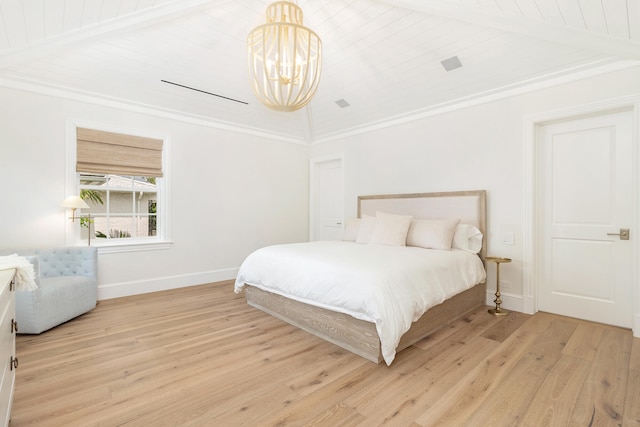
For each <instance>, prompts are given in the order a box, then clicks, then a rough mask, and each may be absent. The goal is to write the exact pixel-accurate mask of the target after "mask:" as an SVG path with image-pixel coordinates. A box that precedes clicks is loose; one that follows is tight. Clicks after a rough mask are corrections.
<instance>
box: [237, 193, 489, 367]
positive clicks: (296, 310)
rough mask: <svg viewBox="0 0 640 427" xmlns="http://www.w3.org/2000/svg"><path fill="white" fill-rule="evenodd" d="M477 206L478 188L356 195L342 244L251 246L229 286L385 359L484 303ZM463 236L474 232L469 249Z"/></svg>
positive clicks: (482, 207) (480, 201) (480, 204)
mask: <svg viewBox="0 0 640 427" xmlns="http://www.w3.org/2000/svg"><path fill="white" fill-rule="evenodd" d="M485 211H486V192H485V191H484V190H477V191H457V192H445V193H419V194H395V195H379V196H360V197H358V220H357V221H351V222H350V224H349V223H348V224H347V229H346V230H345V239H346V241H340V242H308V243H294V244H286V245H274V246H269V247H266V248H262V249H259V250H257V251H255V252H254V253H252V254H250V255H249V256H248V257H247V258H246V259H245V261H244V262H243V264H242V266H241V267H240V270H239V273H238V276H237V278H236V283H235V291H236V292H238V293H239V292H242V291H244V293H245V296H246V299H247V302H248V304H249V305H251V306H253V307H255V308H258V309H260V310H262V311H264V312H266V313H269V314H271V315H273V316H275V317H278V318H280V319H282V320H284V321H286V322H289V323H291V324H293V325H295V326H297V327H299V328H301V329H303V330H305V331H307V332H310V333H312V334H315V335H317V336H319V337H321V338H323V339H325V340H327V341H329V342H332V343H334V344H336V345H338V346H340V347H342V348H345V349H347V350H349V351H351V352H353V353H356V354H358V355H360V356H362V357H364V358H366V359H368V360H371V361H372V362H375V363H380V362H381V361H384V362H385V363H386V364H387V365H390V364H391V363H392V361H393V360H394V358H395V356H396V354H397V352H399V351H401V350H403V349H404V348H406V347H408V346H410V345H411V344H413V343H415V342H417V341H419V340H421V339H422V338H424V337H426V336H428V335H429V334H431V333H433V332H434V331H436V330H438V329H440V328H442V327H443V326H445V325H447V324H449V323H451V322H453V321H455V320H457V319H459V318H460V317H462V316H464V315H465V314H467V313H469V312H470V311H472V310H474V309H475V308H477V307H478V306H481V305H484V304H485V298H486V297H485V294H486V288H485V279H486V273H485V270H484V257H485V255H486V238H482V239H479V237H478V235H480V236H486V212H485ZM454 219H455V220H454ZM444 223H446V224H447V225H446V227H448V228H447V230H451V233H453V228H451V227H452V226H453V227H454V228H455V235H454V237H455V238H454V239H453V240H454V244H453V247H452V248H451V249H450V250H441V249H448V248H441V247H440V246H438V245H439V244H440V243H439V242H438V240H437V238H440V239H441V240H442V236H444V240H446V238H447V237H448V238H449V239H450V240H449V243H451V235H447V233H446V232H445V233H444V234H442V233H440V234H442V236H441V235H440V234H438V233H436V234H434V232H433V230H438V231H440V230H441V229H442V226H443V225H442V224H444ZM353 224H356V225H355V227H356V228H353V227H354V225H353ZM383 224H385V226H384V227H383ZM407 224H409V225H407ZM434 224H437V227H438V228H433V227H434ZM452 224H453V225H452ZM421 227H422V228H421ZM425 227H427V228H425ZM428 227H431V228H428ZM354 230H355V231H354ZM463 231H464V233H463ZM403 232H404V234H402V233H403ZM425 233H426V234H425ZM469 233H471V234H469ZM348 235H352V236H351V237H347V236H348ZM434 236H435V237H434ZM461 236H462V238H465V239H466V238H467V237H468V236H473V239H474V240H473V244H472V245H471V246H473V247H472V248H469V247H467V246H465V244H464V242H466V240H461V239H460V237H461ZM423 237H425V238H426V240H425V239H423ZM434 238H436V243H433V242H434V240H433V239H434ZM399 239H404V240H403V241H402V244H400V243H399V241H400V240H399ZM469 241H472V240H471V239H470V240H469ZM456 242H458V243H456ZM460 242H462V246H460ZM405 243H406V246H405ZM433 248H435V249H433ZM470 249H471V250H470ZM427 263H428V265H429V266H427ZM426 283H428V284H429V286H425V284H426Z"/></svg>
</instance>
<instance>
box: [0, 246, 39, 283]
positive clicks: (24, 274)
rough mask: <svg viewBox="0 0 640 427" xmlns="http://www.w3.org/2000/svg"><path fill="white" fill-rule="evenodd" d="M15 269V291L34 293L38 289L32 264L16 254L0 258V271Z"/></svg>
mask: <svg viewBox="0 0 640 427" xmlns="http://www.w3.org/2000/svg"><path fill="white" fill-rule="evenodd" d="M10 268H15V270H16V275H15V279H16V289H17V290H19V291H35V290H36V289H38V285H36V281H35V271H34V269H33V264H31V262H30V261H29V260H28V259H27V258H25V257H23V256H18V254H11V255H8V256H0V270H8V269H10Z"/></svg>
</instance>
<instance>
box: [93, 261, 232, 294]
mask: <svg viewBox="0 0 640 427" xmlns="http://www.w3.org/2000/svg"><path fill="white" fill-rule="evenodd" d="M237 274H238V268H228V269H224V270H214V271H204V272H201V273H193V274H184V275H180V276H169V277H159V278H155V279H149V280H138V281H134V282H121V283H110V284H107V285H99V286H98V300H104V299H111V298H119V297H127V296H131V295H139V294H146V293H149V292H158V291H166V290H169V289H178V288H185V287H187V286H194V285H202V284H204V283H211V282H220V281H223V280H231V279H235V278H236V276H237Z"/></svg>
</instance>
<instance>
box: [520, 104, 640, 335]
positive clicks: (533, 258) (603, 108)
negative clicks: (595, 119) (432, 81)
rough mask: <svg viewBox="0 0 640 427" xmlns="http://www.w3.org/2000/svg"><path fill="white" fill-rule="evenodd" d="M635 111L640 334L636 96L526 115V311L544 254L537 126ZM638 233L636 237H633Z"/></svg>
mask: <svg viewBox="0 0 640 427" xmlns="http://www.w3.org/2000/svg"><path fill="white" fill-rule="evenodd" d="M629 110H630V111H632V117H633V131H632V136H631V137H632V144H633V148H632V150H633V151H632V153H633V154H632V157H633V158H632V176H633V177H634V179H633V181H634V182H633V183H632V193H633V207H632V209H633V218H634V219H635V220H634V221H633V223H632V224H630V225H629V226H630V227H631V230H632V233H633V234H632V237H631V238H632V239H633V245H632V251H633V253H632V259H633V260H634V265H633V266H632V267H631V268H632V277H633V284H634V286H633V327H632V329H633V335H634V336H635V337H640V280H639V276H638V272H639V262H640V260H638V254H640V228H639V226H640V218H638V206H639V205H638V201H639V200H640V187H639V185H638V183H639V182H640V174H639V173H640V170H639V169H640V168H639V167H638V165H640V157H639V155H640V150H639V149H638V143H639V140H640V138H639V123H640V97H639V96H637V95H634V96H628V97H620V98H614V99H611V100H606V101H602V102H597V103H593V104H588V105H581V106H576V107H571V108H566V109H562V110H556V111H550V112H545V113H539V114H533V115H528V116H525V123H524V132H525V135H524V138H525V146H524V156H523V157H524V164H523V170H524V191H523V195H524V225H525V229H524V238H523V240H524V254H523V261H524V262H523V282H522V294H523V295H522V297H523V311H524V312H525V313H528V314H534V313H536V312H537V311H538V286H539V280H540V279H539V278H540V269H541V264H540V260H541V256H540V250H541V248H540V247H539V244H538V240H537V236H538V235H539V231H540V230H541V228H542V224H541V221H542V219H541V218H540V214H539V209H540V203H541V201H540V199H541V197H542V196H540V195H539V194H538V190H539V187H540V186H539V179H540V176H539V170H540V163H539V162H540V161H539V156H540V151H539V147H538V137H539V135H538V129H539V128H540V126H543V125H545V124H549V123H552V122H555V121H566V120H572V119H578V118H585V117H589V116H595V115H602V114H607V113H614V112H616V111H629ZM634 235H635V237H633V236H634Z"/></svg>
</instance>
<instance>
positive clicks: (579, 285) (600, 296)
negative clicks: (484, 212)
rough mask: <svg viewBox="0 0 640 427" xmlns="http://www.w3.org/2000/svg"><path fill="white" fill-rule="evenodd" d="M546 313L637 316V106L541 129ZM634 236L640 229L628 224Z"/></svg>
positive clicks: (606, 318)
mask: <svg viewBox="0 0 640 427" xmlns="http://www.w3.org/2000/svg"><path fill="white" fill-rule="evenodd" d="M539 131H540V132H539V134H538V135H539V138H538V143H539V145H538V146H539V151H538V152H539V155H540V157H539V163H538V164H539V165H540V169H539V172H540V175H539V183H540V189H541V197H540V199H539V200H540V205H539V209H540V210H539V214H540V218H541V227H540V235H539V239H540V240H539V248H540V249H541V251H540V254H539V259H540V260H541V261H542V262H541V264H540V271H539V272H540V274H539V278H540V280H539V284H538V287H539V292H538V294H539V295H538V296H539V300H538V308H539V309H540V310H542V311H548V312H552V313H557V314H562V315H566V316H571V317H576V318H581V319H587V320H591V321H595V322H601V323H607V324H611V325H617V326H622V327H631V326H632V321H633V301H632V300H633V283H632V281H633V268H634V265H633V263H634V260H633V257H632V244H631V241H632V240H623V239H624V236H620V235H618V233H620V230H622V229H628V228H630V227H631V225H632V221H633V210H634V208H635V207H634V201H633V200H634V197H633V194H632V190H633V184H632V177H633V158H632V152H633V150H632V133H633V115H632V112H631V111H624V112H616V113H609V114H603V115H599V116H596V117H588V118H583V119H576V120H570V121H564V122H560V123H554V124H548V125H544V126H541V127H540V128H539ZM629 233H630V239H636V238H638V234H637V233H638V230H633V229H631V230H630V232H629Z"/></svg>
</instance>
